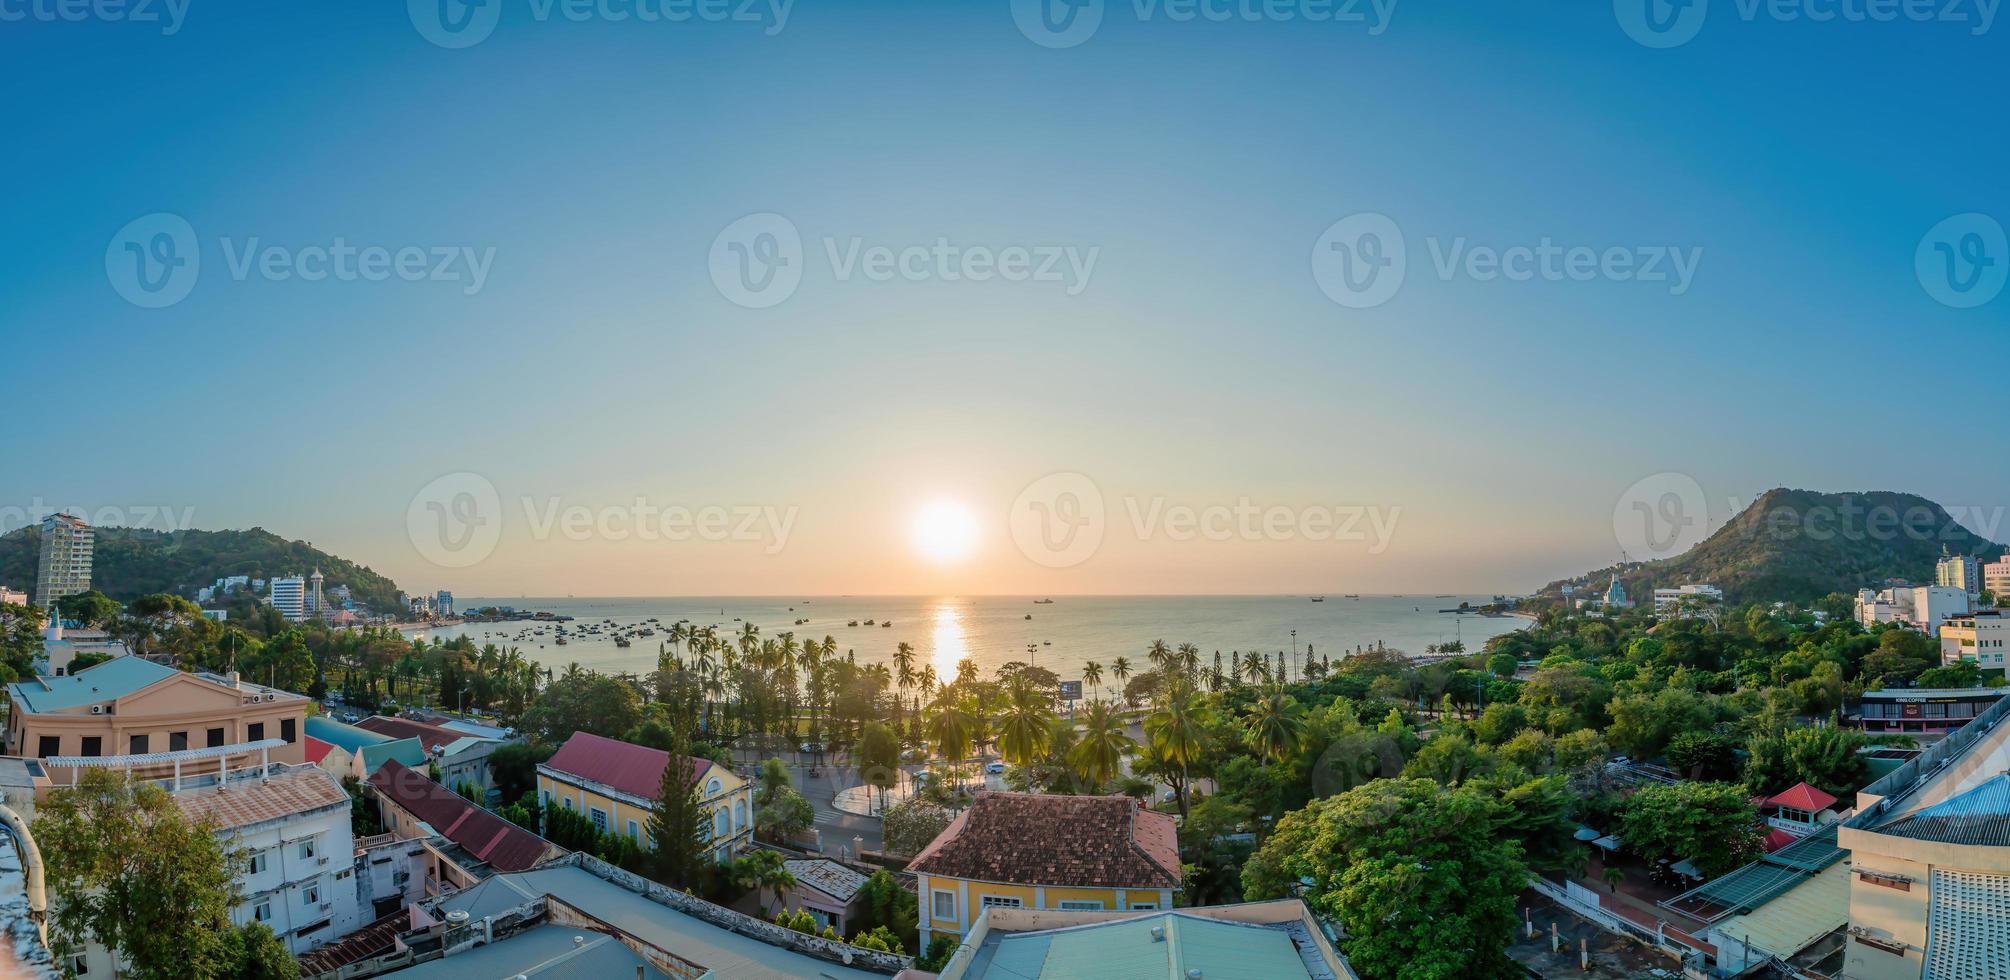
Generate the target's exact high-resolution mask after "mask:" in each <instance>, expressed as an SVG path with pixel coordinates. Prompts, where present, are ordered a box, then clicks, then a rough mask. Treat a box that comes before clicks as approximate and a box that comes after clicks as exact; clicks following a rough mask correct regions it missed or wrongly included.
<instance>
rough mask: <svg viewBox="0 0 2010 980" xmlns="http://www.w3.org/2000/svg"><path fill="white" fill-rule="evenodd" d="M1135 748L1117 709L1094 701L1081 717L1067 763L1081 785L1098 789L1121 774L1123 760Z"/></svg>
mask: <svg viewBox="0 0 2010 980" xmlns="http://www.w3.org/2000/svg"><path fill="white" fill-rule="evenodd" d="M1134 748H1136V745H1135V743H1133V742H1132V741H1131V736H1130V735H1129V734H1128V733H1126V732H1125V731H1124V719H1123V716H1122V715H1121V714H1119V713H1118V712H1117V709H1116V706H1115V705H1113V704H1111V703H1110V702H1108V701H1105V700H1103V699H1101V698H1097V699H1096V700H1094V701H1091V702H1090V703H1089V710H1088V712H1087V713H1086V714H1084V715H1083V716H1082V734H1081V737H1080V738H1078V739H1076V740H1075V747H1074V749H1073V750H1072V751H1071V752H1069V754H1068V756H1069V757H1068V761H1069V762H1070V763H1072V764H1073V765H1074V768H1075V773H1076V775H1079V776H1081V777H1082V780H1083V782H1086V783H1089V784H1091V785H1092V786H1095V787H1101V786H1102V785H1104V784H1105V783H1108V782H1110V781H1111V780H1113V779H1115V778H1117V776H1118V775H1119V774H1120V773H1122V772H1123V767H1124V757H1125V756H1127V755H1129V754H1130V753H1131V751H1132V750H1133V749H1134Z"/></svg>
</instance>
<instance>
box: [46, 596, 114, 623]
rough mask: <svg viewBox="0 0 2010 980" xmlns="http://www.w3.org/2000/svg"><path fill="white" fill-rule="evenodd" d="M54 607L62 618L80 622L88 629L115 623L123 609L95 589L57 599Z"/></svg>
mask: <svg viewBox="0 0 2010 980" xmlns="http://www.w3.org/2000/svg"><path fill="white" fill-rule="evenodd" d="M56 609H57V610H58V611H60V612H61V613H62V614H63V618H64V619H67V620H70V621H71V622H75V623H82V624H83V625H84V626H85V627H86V628H89V629H106V628H108V627H110V626H112V625H113V624H115V623H116V622H117V621H118V618H119V614H120V613H121V612H124V611H125V607H124V606H122V605H120V604H119V603H118V602H116V601H114V600H113V599H112V597H111V596H108V595H106V594H104V593H103V592H99V591H98V590H96V589H92V590H90V591H89V592H79V593H77V594H75V595H67V596H64V597H62V598H61V599H57V600H56Z"/></svg>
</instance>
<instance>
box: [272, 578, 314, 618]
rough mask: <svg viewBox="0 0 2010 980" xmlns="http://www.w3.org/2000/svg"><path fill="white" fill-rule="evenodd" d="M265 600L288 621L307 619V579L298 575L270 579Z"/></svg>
mask: <svg viewBox="0 0 2010 980" xmlns="http://www.w3.org/2000/svg"><path fill="white" fill-rule="evenodd" d="M266 602H267V603H269V604H270V605H271V606H272V608H273V610H274V611H276V612H278V613H279V615H281V616H283V617H285V618H286V621H287V622H289V623H302V622H306V621H307V580H306V579H304V578H301V577H300V576H298V575H293V576H289V577H287V578H276V579H273V580H272V591H271V592H269V593H267V595H266Z"/></svg>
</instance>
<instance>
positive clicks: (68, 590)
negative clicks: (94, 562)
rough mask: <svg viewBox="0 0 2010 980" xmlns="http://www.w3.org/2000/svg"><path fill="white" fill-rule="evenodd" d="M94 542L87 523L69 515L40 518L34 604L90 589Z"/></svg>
mask: <svg viewBox="0 0 2010 980" xmlns="http://www.w3.org/2000/svg"><path fill="white" fill-rule="evenodd" d="M96 541H97V534H96V532H94V531H93V530H91V526H90V525H89V524H86V523H84V522H83V521H82V520H79V519H77V518H75V517H71V516H70V515H68V514H51V515H49V516H48V517H46V518H44V519H43V521H42V560H41V563H40V564H38V565H37V566H35V602H36V604H37V605H43V606H46V605H48V604H50V603H52V602H55V601H56V600H57V599H61V598H62V597H64V596H66V595H76V594H77V593H79V592H89V591H90V590H91V549H92V547H93V545H94V544H95V543H96Z"/></svg>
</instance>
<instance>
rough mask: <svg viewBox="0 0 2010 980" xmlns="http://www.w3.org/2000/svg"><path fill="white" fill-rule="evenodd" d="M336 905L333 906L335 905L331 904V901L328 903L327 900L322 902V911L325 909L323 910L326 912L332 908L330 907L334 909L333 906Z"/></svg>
mask: <svg viewBox="0 0 2010 980" xmlns="http://www.w3.org/2000/svg"><path fill="white" fill-rule="evenodd" d="M334 907H335V906H333V905H331V904H329V903H327V902H322V903H321V911H323V912H326V911H328V910H330V909H332V908H334Z"/></svg>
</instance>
